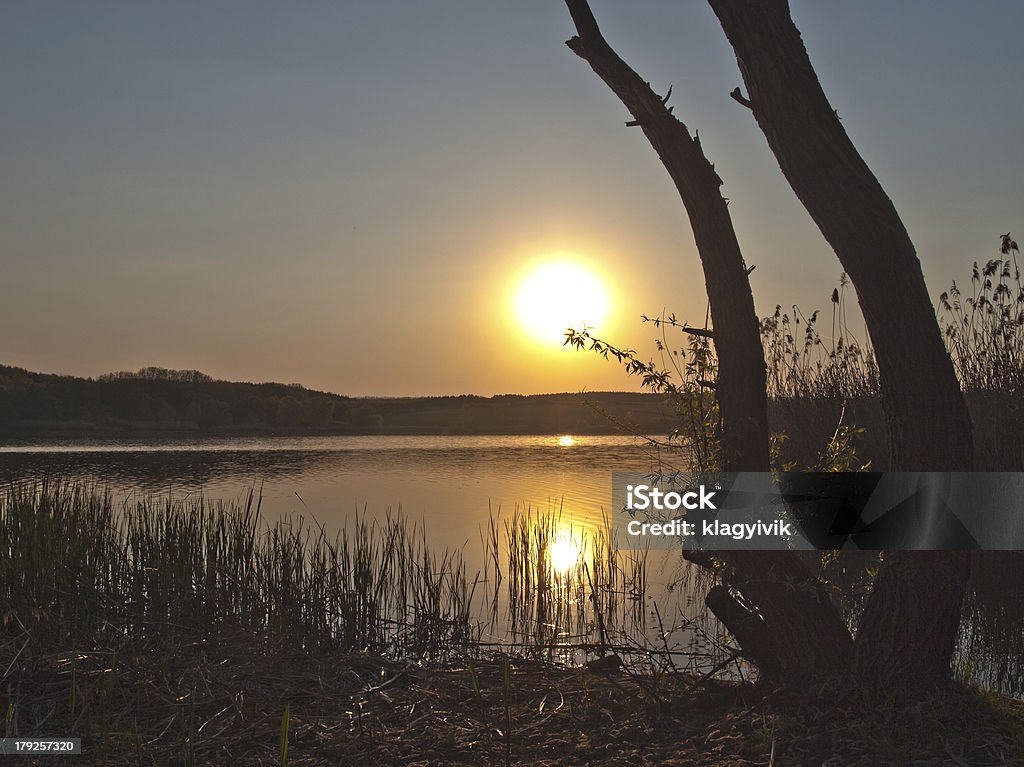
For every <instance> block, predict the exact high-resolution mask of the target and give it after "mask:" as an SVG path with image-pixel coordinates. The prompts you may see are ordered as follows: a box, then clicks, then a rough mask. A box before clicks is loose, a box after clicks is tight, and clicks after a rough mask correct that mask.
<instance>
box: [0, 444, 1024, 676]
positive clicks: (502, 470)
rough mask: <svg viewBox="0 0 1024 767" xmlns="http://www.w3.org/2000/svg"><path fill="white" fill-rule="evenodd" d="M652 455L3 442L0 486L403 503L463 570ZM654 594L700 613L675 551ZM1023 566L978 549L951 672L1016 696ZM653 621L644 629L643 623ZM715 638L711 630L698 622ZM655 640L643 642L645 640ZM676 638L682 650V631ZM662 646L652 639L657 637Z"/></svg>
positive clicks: (577, 517)
mask: <svg viewBox="0 0 1024 767" xmlns="http://www.w3.org/2000/svg"><path fill="white" fill-rule="evenodd" d="M659 458H660V460H661V465H662V466H663V467H665V468H670V469H671V468H681V467H679V466H673V462H672V460H671V456H660V457H659V456H657V455H656V454H655V453H654V452H652V450H651V448H649V447H648V446H646V445H645V444H644V443H642V442H640V441H638V440H635V439H633V438H630V437H624V436H585V437H573V436H571V435H562V436H557V435H556V436H358V437H357V436H338V437H281V438H267V437H261V438H232V439H200V440H194V439H193V440H160V441H126V440H118V441H97V440H80V441H52V442H35V443H24V444H18V443H12V442H7V443H4V444H0V486H6V485H8V484H9V483H12V482H16V483H23V482H27V483H31V482H36V481H38V480H40V479H41V478H43V477H47V476H49V477H54V478H70V479H76V480H82V481H85V482H89V483H96V484H97V485H99V486H101V487H104V488H107V489H109V490H110V491H111V492H112V493H113V494H114V495H115V496H121V497H124V496H131V495H132V494H135V495H143V496H152V495H157V496H164V495H171V496H173V497H178V498H180V497H184V496H195V495H199V494H201V495H203V496H205V497H206V498H210V499H226V500H230V499H238V498H242V497H244V496H245V495H246V494H247V493H248V492H249V491H250V489H253V488H255V490H256V491H257V492H258V493H261V495H262V506H261V511H262V514H263V517H264V519H266V520H268V521H273V520H274V519H276V518H281V517H286V516H291V517H293V518H294V517H295V516H296V515H301V516H303V517H305V518H306V519H310V518H313V519H315V520H316V521H317V522H318V523H319V524H321V525H323V526H324V528H325V529H326V530H327V531H328V532H329V533H330V532H332V531H336V530H341V529H342V528H343V527H344V526H345V525H346V524H347V523H349V522H351V520H352V519H353V518H354V517H355V515H356V514H357V513H359V514H364V513H365V515H366V516H368V517H371V518H383V517H384V515H385V514H387V513H388V512H389V511H391V512H392V513H393V512H394V511H397V510H398V509H399V508H400V509H401V510H402V511H403V512H404V513H405V514H406V515H407V517H408V518H409V519H411V520H413V521H416V522H422V524H423V526H424V529H425V531H426V537H427V540H428V541H429V542H430V543H431V544H432V546H433V547H435V548H436V549H440V548H449V549H459V550H460V551H462V552H463V557H464V559H465V561H466V564H467V567H468V569H469V570H470V573H471V575H472V572H473V571H475V568H477V567H479V565H480V562H481V561H482V559H483V557H484V553H483V544H482V542H481V534H482V530H483V529H485V528H486V525H487V523H488V520H489V518H490V517H491V516H492V514H496V513H498V511H499V510H500V511H501V514H502V515H503V516H505V518H507V516H508V515H509V514H510V513H511V512H512V510H513V509H516V508H520V509H523V508H531V509H533V510H540V511H542V512H543V511H546V510H548V509H558V508H561V510H562V520H563V521H564V522H566V523H570V524H571V525H572V526H573V528H574V529H581V530H594V529H597V528H599V527H601V526H602V525H603V521H604V519H605V517H606V516H610V515H611V514H612V513H613V510H612V508H611V480H612V472H613V471H644V472H646V471H651V470H653V469H654V468H656V467H657V465H658V462H659ZM650 556H651V557H652V559H651V561H650V563H649V564H650V566H649V567H648V568H647V578H648V581H649V583H650V587H651V589H650V591H649V592H648V594H647V597H646V598H645V605H644V608H643V610H645V611H646V612H647V615H648V616H649V615H650V607H651V604H650V603H648V602H647V599H656V600H657V601H658V602H659V606H660V607H661V614H660V615H659V621H660V620H661V616H666V621H667V622H668V624H669V628H673V627H680V628H681V627H682V626H684V625H686V623H687V618H688V617H690V616H693V615H695V614H696V613H698V612H699V595H698V593H697V592H694V591H693V590H691V589H689V588H685V587H684V588H675V585H676V584H677V583H678V582H679V580H680V575H681V573H683V572H684V571H685V565H683V564H682V562H681V557H679V555H678V554H677V553H675V552H669V551H662V552H655V551H652V552H650ZM1022 573H1024V568H1022V567H1021V560H1020V555H1018V554H1015V553H1013V552H987V553H984V554H979V555H978V557H977V558H976V561H975V571H974V576H973V578H972V587H971V590H970V593H969V595H968V599H967V602H966V605H965V608H966V609H965V618H966V620H965V623H964V631H963V633H962V637H961V652H962V656H961V659H960V664H961V666H962V668H965V669H966V670H967V674H968V675H969V676H971V677H973V678H974V679H976V680H978V681H980V682H982V684H984V685H985V686H990V687H994V688H997V689H1003V690H1004V691H1007V692H1012V693H1015V694H1020V692H1021V690H1022V689H1024V670H1022V668H1021V666H1020V664H1019V662H1018V661H1017V659H1018V658H1020V657H1021V653H1022V651H1024V640H1022V635H1021V631H1020V628H1019V627H1020V625H1021V623H1022V621H1024V607H1022V599H1021V596H1022V595H1024V575H1022ZM650 628H651V626H648V629H650ZM708 628H709V629H710V630H712V631H713V626H709V627H708ZM657 633H658V632H654V633H653V634H649V636H650V637H654V636H655V635H657ZM670 633H671V634H673V644H674V645H677V646H680V647H692V640H693V637H692V636H691V635H690V634H689V632H688V631H671V632H670ZM658 641H659V642H660V641H661V640H660V639H658Z"/></svg>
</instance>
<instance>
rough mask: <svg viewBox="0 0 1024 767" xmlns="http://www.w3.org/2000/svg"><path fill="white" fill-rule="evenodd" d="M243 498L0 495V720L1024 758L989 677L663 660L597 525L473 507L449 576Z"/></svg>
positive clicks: (89, 758) (368, 742)
mask: <svg viewBox="0 0 1024 767" xmlns="http://www.w3.org/2000/svg"><path fill="white" fill-rule="evenodd" d="M258 511H259V504H258V498H255V497H253V496H250V497H248V498H246V499H244V500H243V501H242V502H241V503H238V504H230V503H228V504H225V503H222V502H215V501H214V502H211V501H203V500H196V499H193V500H191V501H189V502H188V503H185V502H175V501H174V500H173V499H162V500H161V501H156V500H152V499H148V500H147V499H143V500H137V501H135V502H134V503H126V504H124V505H123V506H121V507H119V506H117V504H115V503H114V502H113V500H112V499H111V497H110V496H109V494H102V493H98V492H96V491H95V490H93V489H90V488H83V487H80V486H72V485H61V484H50V485H45V486H40V485H37V486H34V487H29V488H22V489H20V490H19V489H11V490H9V491H8V492H7V493H6V495H3V496H0V553H2V554H3V556H2V558H0V618H2V620H0V672H2V675H0V708H2V710H3V711H4V712H5V720H4V727H5V735H25V736H28V735H37V736H38V735H54V736H58V735H60V736H68V735H70V736H80V737H82V738H83V739H84V742H85V747H86V756H85V757H83V758H82V761H83V763H86V764H104V765H121V764H124V765H128V764H133V765H138V764H160V765H163V764H183V765H197V764H211V765H217V764H228V763H239V764H261V763H262V764H292V765H315V764H337V763H341V762H344V763H348V764H367V765H369V764H467V765H468V764H506V765H512V764H520V765H527V764H531V765H532V764H600V765H611V764H631V765H634V764H638V763H639V764H643V763H658V764H672V763H676V764H704V765H713V766H714V767H723V766H725V765H748V764H768V763H769V761H770V760H771V758H772V756H771V755H772V753H775V759H776V762H775V763H776V764H805V763H807V764H810V763H814V764H821V763H822V762H823V761H824V760H825V759H829V758H831V759H833V760H834V761H833V762H832V763H834V764H844V765H845V764H865V765H867V764H887V763H889V764H916V763H920V764H944V763H948V762H947V760H948V759H949V758H950V754H954V755H956V754H959V755H961V756H962V758H963V759H964V760H965V761H963V763H965V764H972V765H973V764H977V765H986V764H993V765H995V764H1014V763H1024V704H1022V703H1021V702H1020V701H1014V700H1012V699H1010V698H1006V697H1004V696H1000V695H996V694H994V693H987V692H982V691H979V690H977V689H974V688H971V687H965V686H962V685H960V686H957V687H956V688H955V689H953V690H951V691H950V692H949V693H948V694H947V695H945V696H943V697H942V698H937V699H934V700H932V701H930V702H929V704H928V705H927V706H919V707H918V708H916V709H913V710H909V711H907V710H903V711H896V710H892V711H877V710H864V709H863V708H862V706H861V705H859V703H858V701H857V700H856V698H855V696H851V695H849V691H848V690H847V691H845V694H844V689H843V687H842V686H841V685H837V684H835V683H827V682H823V683H822V684H821V685H819V686H817V687H815V688H813V689H812V688H809V689H808V690H807V691H806V694H805V695H802V696H798V697H793V696H792V695H790V696H788V697H782V696H781V695H779V694H778V693H776V692H774V691H772V690H769V689H765V688H763V687H761V686H758V685H757V684H750V683H738V682H730V681H721V680H719V679H717V678H715V677H714V675H709V674H701V673H697V672H696V671H695V670H694V668H695V667H692V666H691V667H689V668H686V667H682V666H679V665H677V664H676V662H675V661H674V660H673V656H672V655H671V653H669V652H668V649H669V648H668V645H667V643H666V644H665V645H664V646H658V645H657V644H656V643H653V644H652V643H645V642H644V640H643V637H642V635H641V634H639V633H637V630H636V625H635V623H630V618H629V616H630V614H631V612H632V613H633V614H634V616H635V610H636V604H637V601H636V600H637V594H638V592H637V589H642V582H643V579H644V577H645V573H644V561H643V560H642V559H629V558H627V557H624V556H622V555H620V554H619V553H618V552H616V551H615V550H614V547H613V546H612V544H611V542H610V541H609V540H607V539H600V538H598V539H597V540H595V541H594V542H593V543H592V544H591V548H590V550H589V552H587V553H586V554H585V556H584V555H581V561H580V563H579V566H578V569H577V570H575V571H573V575H572V576H571V577H570V576H569V575H560V574H559V573H557V572H553V571H552V570H551V569H550V567H549V556H548V547H549V546H550V543H551V540H552V538H551V534H552V532H553V530H554V527H553V518H552V517H551V516H550V515H547V516H545V515H531V514H530V513H528V512H521V513H517V514H513V515H512V516H510V517H506V518H504V519H501V518H496V517H492V518H491V520H490V522H489V526H488V528H487V529H486V530H485V531H483V533H482V537H483V540H482V545H483V549H484V551H485V552H486V553H487V557H488V559H487V560H486V561H487V565H486V566H485V568H484V569H483V570H482V571H481V572H480V573H476V574H470V573H469V572H468V571H467V569H466V566H465V564H464V562H463V559H462V557H461V556H460V555H459V553H458V552H435V551H432V550H431V549H430V547H429V546H428V545H427V543H426V537H425V535H424V533H423V530H422V528H419V527H417V526H415V525H410V524H409V523H408V522H407V521H406V520H405V519H404V518H402V517H401V516H398V515H394V516H385V518H384V519H383V520H381V521H379V522H377V523H374V522H372V521H370V520H367V519H365V518H364V519H361V520H355V521H354V522H353V524H352V525H351V526H350V527H349V528H346V529H345V530H342V531H340V532H339V533H338V534H337V535H336V536H330V535H327V534H326V532H325V531H323V530H322V529H320V528H317V527H316V526H315V525H310V524H309V523H308V522H305V521H301V520H282V521H280V522H277V523H275V524H267V523H264V522H262V521H261V520H260V519H259V513H258ZM631 600H633V601H631ZM639 604H640V605H644V604H646V602H645V601H644V597H643V596H642V591H641V592H640V597H639ZM488 605H489V606H490V607H491V610H490V613H489V614H488V610H487V606H488ZM482 607H483V609H482V611H481V608H482ZM641 612H642V610H641ZM637 619H638V620H642V619H643V616H642V615H641V616H639V617H638V618H637ZM488 621H490V623H488ZM498 623H500V624H501V625H502V626H503V627H504V628H503V629H502V630H503V631H504V632H505V634H504V635H505V636H507V637H512V638H513V641H506V642H504V643H503V642H491V641H486V639H485V636H484V634H485V632H490V634H491V635H493V634H494V632H497V631H498V629H497V628H496V625H497V624H498ZM720 649H722V650H723V652H727V649H726V648H720ZM588 659H589V660H590V661H591V662H588V663H586V664H583V665H579V664H578V661H581V660H588ZM623 660H625V662H624V663H623V662H622V661H623ZM567 661H569V663H568V665H567ZM572 661H577V663H573V662H572ZM286 743H287V749H286V750H287V756H286V757H283V756H282V754H284V752H285V744H286ZM1000 760H1002V761H1000ZM32 763H39V764H45V763H47V762H46V761H45V760H37V761H34V762H32ZM53 763H58V762H53Z"/></svg>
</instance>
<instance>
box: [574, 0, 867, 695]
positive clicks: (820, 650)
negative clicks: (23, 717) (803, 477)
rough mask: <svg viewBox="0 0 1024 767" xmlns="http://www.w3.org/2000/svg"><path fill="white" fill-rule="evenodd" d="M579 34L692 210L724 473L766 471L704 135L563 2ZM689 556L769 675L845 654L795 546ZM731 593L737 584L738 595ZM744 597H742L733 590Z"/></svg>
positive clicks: (580, 2) (764, 441) (745, 287)
mask: <svg viewBox="0 0 1024 767" xmlns="http://www.w3.org/2000/svg"><path fill="white" fill-rule="evenodd" d="M566 5H567V6H568V8H569V12H570V14H571V15H572V18H573V22H574V23H575V25H576V30H577V32H578V36H577V37H574V38H572V39H571V40H569V41H568V42H567V45H568V46H569V48H570V49H571V50H572V51H573V52H574V53H576V54H577V55H578V56H580V57H581V58H582V59H584V60H585V61H587V63H589V64H590V66H591V68H592V69H593V70H594V71H595V72H596V73H597V75H598V76H599V77H600V78H601V79H602V80H603V81H604V82H605V84H606V85H607V86H608V87H609V88H610V89H611V90H612V92H614V93H615V95H616V96H618V97H619V100H620V101H621V102H622V103H623V105H624V106H625V107H626V108H627V109H628V110H629V112H630V113H631V114H632V115H633V122H632V123H631V124H632V125H638V126H639V127H640V128H641V129H642V130H643V132H644V135H645V136H646V137H647V139H648V141H649V142H650V143H651V146H653V147H654V149H655V151H656V152H657V153H658V157H659V158H660V159H661V161H662V164H663V165H664V166H665V168H666V170H667V171H668V173H669V175H670V176H671V178H672V180H673V182H674V183H675V186H676V189H677V190H678V191H679V196H680V197H681V199H682V201H683V205H684V207H685V208H686V212H687V214H688V215H689V219H690V225H691V227H692V228H693V233H694V239H695V241H696V244H697V250H698V253H699V254H700V259H701V265H702V267H703V270H704V279H705V284H706V287H707V293H708V300H709V302H710V305H711V319H712V323H713V324H714V338H715V351H716V354H717V356H718V381H717V388H716V396H717V399H718V406H719V412H720V415H721V419H722V434H721V461H720V468H721V469H722V470H723V471H767V470H768V468H769V464H768V425H767V396H766V393H765V366H764V351H763V349H762V346H761V335H760V326H759V323H758V321H757V314H756V313H755V311H754V299H753V295H752V294H751V291H750V281H749V279H748V273H747V270H746V265H745V264H744V261H743V257H742V255H741V253H740V247H739V243H738V242H737V240H736V234H735V231H734V229H733V225H732V219H731V217H730V216H729V209H728V206H727V203H726V201H725V199H724V198H723V197H722V195H721V191H720V187H721V185H722V180H721V178H719V176H718V174H717V173H716V172H715V169H714V166H713V165H712V164H711V163H710V162H709V161H708V159H707V158H706V157H705V156H704V153H703V150H702V149H701V145H700V141H699V139H697V138H696V137H695V136H691V135H690V133H689V130H688V129H687V128H686V126H685V125H684V124H683V123H682V122H680V121H679V120H678V119H676V118H675V117H674V116H673V115H672V110H671V108H669V107H667V106H666V102H667V100H668V99H667V97H665V98H662V97H660V96H658V95H657V94H656V93H655V92H654V91H653V90H652V89H651V87H650V85H649V84H648V83H646V82H644V81H643V80H642V79H641V78H640V76H639V75H637V73H636V72H634V71H633V70H632V69H631V68H630V67H629V65H627V64H626V62H625V61H623V60H622V59H621V58H620V57H619V56H618V54H616V53H615V51H614V50H612V48H611V47H610V46H609V45H608V43H607V42H606V41H605V39H604V37H603V36H602V35H601V31H600V29H599V28H598V25H597V22H596V20H595V19H594V16H593V14H592V13H591V10H590V7H589V6H588V4H587V2H586V0H566ZM687 557H688V558H689V559H690V560H691V561H694V562H697V563H698V564H700V565H702V566H705V567H708V568H709V569H712V570H714V571H716V572H718V573H720V574H721V575H722V577H723V578H724V579H725V580H726V581H727V582H728V583H729V585H730V586H731V589H732V591H730V589H728V588H726V587H723V586H719V587H716V588H714V589H712V591H711V592H710V593H709V595H708V597H707V600H706V602H707V604H708V607H709V608H710V609H711V611H712V612H714V614H715V615H716V616H717V617H718V618H719V620H721V621H722V623H723V625H725V626H726V628H727V629H729V630H730V632H731V633H732V634H733V636H735V637H736V639H737V641H738V642H739V643H740V646H741V648H742V649H743V651H744V652H745V654H746V655H747V656H748V657H750V658H751V659H752V660H753V661H755V662H756V663H757V665H758V668H759V670H760V671H761V674H762V676H763V677H765V678H767V679H769V680H772V681H778V682H786V681H799V682H805V681H806V679H807V678H808V676H809V675H814V674H817V673H821V674H830V673H834V672H835V671H836V670H837V669H840V668H843V667H845V665H846V664H847V663H848V662H849V656H850V650H851V647H852V639H851V637H850V634H849V631H847V629H846V626H845V625H844V623H843V621H842V619H841V617H840V615H839V613H838V611H837V610H836V609H835V606H834V605H833V604H832V602H831V601H830V599H829V598H828V596H827V595H826V594H825V593H824V591H823V590H822V588H821V584H820V582H819V581H818V580H817V579H816V578H815V577H814V576H813V574H812V573H811V572H810V570H809V569H808V568H807V567H805V566H804V564H803V563H802V562H801V561H800V560H799V559H798V558H797V557H796V556H795V555H794V554H793V553H792V552H723V553H720V554H717V555H716V556H715V557H711V556H709V555H707V554H706V553H704V552H688V553H687ZM733 592H736V594H735V595H734V593H733ZM737 595H738V596H740V599H742V602H743V603H741V601H740V599H737V598H736V597H737Z"/></svg>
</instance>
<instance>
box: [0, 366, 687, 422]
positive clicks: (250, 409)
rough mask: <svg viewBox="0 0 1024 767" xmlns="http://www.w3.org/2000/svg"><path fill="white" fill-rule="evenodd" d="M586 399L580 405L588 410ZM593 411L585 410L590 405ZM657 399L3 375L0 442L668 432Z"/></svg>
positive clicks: (160, 374)
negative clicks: (366, 392) (350, 393)
mask: <svg viewBox="0 0 1024 767" xmlns="http://www.w3.org/2000/svg"><path fill="white" fill-rule="evenodd" d="M584 400H586V401H584ZM588 403H589V404H588ZM670 423H671V413H670V411H669V410H668V407H667V405H666V404H665V403H664V400H663V399H662V398H661V397H660V396H658V395H654V394H642V393H627V392H597V393H588V394H587V395H585V396H584V395H581V394H551V395H531V396H525V395H501V396H496V397H476V396H469V395H463V396H453V397H410V398H355V397H345V396H341V395H337V394H330V393H326V392H319V391H313V390H310V389H306V388H304V387H302V386H299V385H297V384H278V383H266V384H254V383H234V382H229V381H218V380H214V379H213V378H212V377H210V376H208V375H206V374H204V373H201V372H199V371H198V370H167V369H164V368H156V367H149V368H143V369H142V370H139V371H138V372H133V373H130V372H118V373H109V374H106V375H102V376H100V377H99V378H98V379H91V378H76V377H72V376H61V375H52V374H46V373H33V372H30V371H27V370H23V369H21V368H14V367H5V366H0V436H7V437H34V436H78V435H82V436H89V435H97V436H102V435H110V436H119V435H124V434H135V435H145V434H190V433H211V434H215V433H222V434H246V433H249V434H267V433H281V434H553V433H561V432H571V433H577V434H600V433H616V432H617V431H618V430H619V429H618V426H617V424H625V425H627V426H628V427H631V428H632V427H635V428H637V429H638V430H640V431H642V432H644V433H658V432H664V430H665V429H666V427H667V426H668V425H669V424H670Z"/></svg>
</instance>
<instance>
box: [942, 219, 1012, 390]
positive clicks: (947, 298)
mask: <svg viewBox="0 0 1024 767" xmlns="http://www.w3.org/2000/svg"><path fill="white" fill-rule="evenodd" d="M1000 239H1001V241H1000V245H999V257H998V258H993V259H990V260H989V261H987V262H986V263H985V265H984V266H983V267H981V268H979V267H978V263H977V262H975V263H974V268H973V270H972V274H971V294H970V295H969V296H964V295H963V294H962V293H961V291H960V289H959V287H958V286H957V284H956V282H954V283H953V285H952V286H951V287H950V289H949V290H948V291H946V292H944V293H942V295H940V296H939V306H940V315H939V322H940V324H941V326H942V329H943V335H944V337H945V339H946V346H947V347H948V348H949V353H950V356H951V357H952V359H953V363H954V365H955V366H956V371H957V375H958V376H959V377H960V383H961V385H962V386H963V388H964V389H965V390H966V391H999V392H1004V393H1007V394H1019V393H1020V392H1021V390H1022V384H1024V285H1022V284H1021V275H1020V268H1019V266H1018V264H1017V256H1018V254H1019V253H1020V250H1019V249H1018V247H1017V243H1016V241H1014V239H1013V237H1012V236H1011V235H1010V234H1009V233H1007V234H1004V235H1002V236H1001V238H1000Z"/></svg>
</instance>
